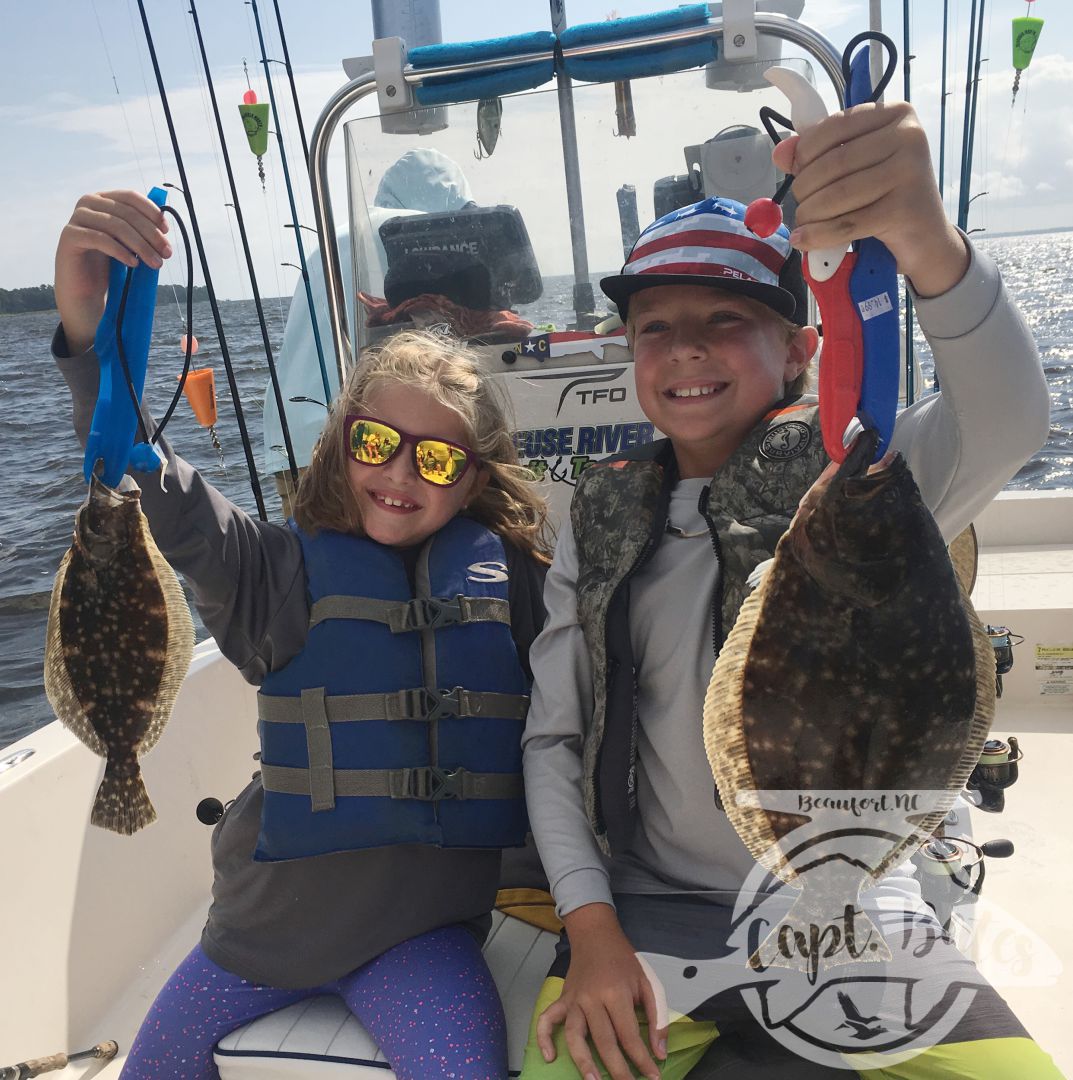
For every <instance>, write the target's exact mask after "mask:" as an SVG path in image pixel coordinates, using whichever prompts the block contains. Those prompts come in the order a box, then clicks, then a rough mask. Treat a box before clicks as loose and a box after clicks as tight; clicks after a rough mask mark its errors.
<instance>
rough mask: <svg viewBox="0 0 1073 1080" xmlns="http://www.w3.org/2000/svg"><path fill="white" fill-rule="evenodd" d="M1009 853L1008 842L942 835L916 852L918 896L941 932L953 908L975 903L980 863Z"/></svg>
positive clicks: (980, 884)
mask: <svg viewBox="0 0 1073 1080" xmlns="http://www.w3.org/2000/svg"><path fill="white" fill-rule="evenodd" d="M951 817H953V821H954V823H955V824H956V822H957V814H956V812H954V811H951V814H950V815H948V817H947V820H948V821H949V820H950V818H951ZM944 828H945V826H944ZM1012 854H1013V842H1012V841H1010V840H988V841H987V843H985V844H974V843H973V842H972V841H971V840H969V839H968V838H967V837H964V836H947V835H945V834H944V835H936V836H933V837H932V838H931V839H930V840H929V841H928V842H927V843H926V844H924V846H923V847H921V848H920V849H919V850H918V851H917V852H916V854H915V855H914V856H913V859H912V861H913V865H914V866H915V867H916V868H917V872H918V875H919V878H920V892H921V895H922V896H923V897H924V900H925V901H926V902H927V903H928V904H929V905H930V906H931V907H932V908H933V910H934V911H935V916H936V918H937V919H938V920H939V923H940V925H941V926H942V927H943V929H944V930H949V929H950V922H951V917H952V915H953V913H954V909H955V908H956V907H958V906H959V905H961V904H974V903H975V902H976V899H977V897H978V896H979V895H980V890H981V889H982V888H983V884H984V875H985V873H986V863H985V861H984V860H985V859H988V858H990V859H1008V858H1009V857H1010V856H1011V855H1012ZM974 871H975V873H974ZM974 878H975V880H974Z"/></svg>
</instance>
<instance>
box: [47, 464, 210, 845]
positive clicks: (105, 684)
mask: <svg viewBox="0 0 1073 1080" xmlns="http://www.w3.org/2000/svg"><path fill="white" fill-rule="evenodd" d="M193 647H194V627H193V622H192V620H191V618H190V609H189V607H188V606H187V603H186V598H185V596H184V595H183V591H182V588H181V586H180V585H179V581H178V578H177V577H176V576H175V571H174V570H172V568H171V567H170V566H169V565H168V563H167V562H166V561H165V559H164V556H163V555H161V554H160V551H159V550H158V548H157V546H156V544H155V543H154V542H153V538H152V536H151V535H150V532H149V528H148V525H147V523H146V520H145V517H144V515H143V514H142V512H141V505H140V494H139V493H138V492H137V491H131V492H123V493H120V492H117V491H113V490H112V489H111V488H109V487H106V486H105V485H104V484H102V483H100V482H99V481H98V480H97V479H96V477H94V478H93V480H92V482H91V484H90V490H89V496H88V497H87V499H86V501H85V502H84V503H83V504H82V506H81V507H80V509H79V511H78V515H77V517H76V519H75V530H74V541H73V543H72V545H71V549H70V550H69V551H68V552H67V554H66V555H65V556H64V557H63V561H62V562H61V563H60V568H59V571H58V573H57V574H56V582H55V585H54V586H53V589H52V602H51V606H50V608H49V616H48V630H47V634H46V640H45V691H46V693H47V694H48V699H49V702H50V703H51V705H52V708H53V709H54V710H55V713H56V716H57V717H58V719H59V720H60V721H61V722H62V723H63V725H64V726H65V727H67V728H69V729H70V730H71V731H72V732H73V733H74V734H75V735H77V736H78V738H79V739H81V740H82V742H84V743H85V744H86V746H88V747H89V748H90V749H91V750H92V751H93V752H94V753H95V754H99V755H100V756H101V757H103V758H105V760H106V762H107V764H106V766H105V771H104V779H103V780H102V781H101V785H100V787H99V788H98V790H97V798H96V801H95V802H94V804H93V813H92V817H91V821H92V822H93V824H94V825H100V826H102V827H103V828H105V829H111V830H112V831H113V832H118V833H125V834H127V835H130V834H131V833H134V832H137V831H138V830H139V829H141V828H143V827H144V826H146V825H148V824H149V823H150V822H151V821H154V820H155V819H156V811H155V810H154V809H153V805H152V803H151V802H150V801H149V796H148V794H147V793H146V790H145V785H144V784H143V782H142V775H141V767H140V766H139V764H138V758H139V757H140V756H141V755H142V754H144V753H146V752H147V751H148V750H150V749H152V747H153V746H154V745H155V744H156V741H157V740H158V739H159V738H160V735H161V732H162V731H163V730H164V725H165V724H166V723H167V721H168V718H169V717H170V716H171V710H172V706H173V705H174V704H175V698H176V696H177V694H178V693H179V687H180V686H181V685H182V681H183V677H184V676H185V675H186V671H187V668H188V667H189V665H190V656H191V654H192V652H193Z"/></svg>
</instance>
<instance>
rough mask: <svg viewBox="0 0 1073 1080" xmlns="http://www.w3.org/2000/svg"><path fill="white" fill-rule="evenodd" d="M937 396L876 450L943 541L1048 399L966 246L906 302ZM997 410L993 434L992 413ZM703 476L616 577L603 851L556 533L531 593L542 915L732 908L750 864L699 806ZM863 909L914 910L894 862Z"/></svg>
mask: <svg viewBox="0 0 1073 1080" xmlns="http://www.w3.org/2000/svg"><path fill="white" fill-rule="evenodd" d="M915 302H916V311H917V317H918V320H919V323H920V326H921V329H922V330H923V332H924V333H925V335H926V337H927V339H928V341H929V343H930V344H931V347H932V350H933V353H934V357H935V367H936V372H937V373H938V376H939V379H940V382H941V385H942V393H940V394H935V395H931V396H929V397H926V398H923V399H922V400H920V401H918V402H917V403H916V404H914V405H913V406H911V407H910V408H909V409H907V410H905V411H904V412H903V413H902V414H901V415H900V416H899V418H898V421H897V425H896V428H895V434H894V438H893V441H892V446H893V448H895V449H898V450H900V451H901V452H902V454H903V455H904V456H905V457H906V458H907V460H908V463H909V465H910V467H911V468H912V471H913V474H914V476H915V478H916V481H917V484H918V485H919V487H920V490H921V493H922V495H923V497H924V500H925V502H926V503H927V505H928V506H929V507H930V508H931V510H932V513H933V514H934V515H935V518H936V521H937V522H938V524H939V527H940V529H941V531H942V533H943V535H944V536H945V537H946V538H947V539H948V540H950V539H952V538H953V537H954V536H956V535H957V534H958V533H959V532H960V531H961V530H962V529H963V528H964V527H965V526H966V525H967V524H968V523H969V522H970V521H971V520H972V519H973V517H974V516H975V515H976V514H978V513H979V512H980V510H981V509H983V507H984V506H986V505H987V503H988V502H990V500H991V499H992V498H993V497H994V496H995V494H997V492H998V491H999V490H1000V489H1001V488H1002V486H1003V485H1004V484H1005V483H1006V481H1007V480H1009V479H1010V477H1012V476H1013V475H1014V473H1016V471H1017V470H1018V468H1020V466H1021V465H1022V464H1023V463H1024V462H1025V461H1026V460H1027V459H1028V458H1029V457H1030V456H1031V455H1032V454H1033V453H1034V452H1035V451H1036V450H1037V449H1038V448H1039V447H1040V446H1041V445H1042V443H1043V442H1044V440H1045V439H1046V437H1047V431H1048V423H1049V398H1048V391H1047V385H1046V382H1045V380H1044V378H1043V373H1042V369H1041V366H1040V362H1039V357H1038V354H1037V351H1036V348H1035V344H1034V342H1033V340H1032V337H1031V335H1030V333H1029V331H1028V328H1027V327H1026V325H1025V323H1024V321H1023V319H1022V318H1021V316H1020V313H1019V312H1018V311H1017V309H1016V308H1015V307H1014V306H1013V304H1012V302H1011V301H1010V299H1009V297H1008V296H1007V294H1006V291H1005V288H1004V286H1003V285H1002V282H1001V279H1000V278H999V274H998V269H997V267H996V266H995V264H994V263H993V261H992V260H991V259H990V258H988V257H986V256H984V255H982V254H981V253H980V252H977V251H975V250H974V251H973V254H972V261H971V263H970V266H969V268H968V270H967V271H966V274H965V276H964V278H963V279H962V280H961V281H960V282H959V283H958V284H957V285H955V286H954V287H953V288H952V289H950V290H949V291H948V292H946V293H945V294H943V295H942V296H938V297H934V298H930V299H920V298H915ZM996 416H1001V417H1002V426H1001V431H996V430H995V429H994V427H993V426H992V418H993V417H996ZM706 483H707V481H706V480H703V479H700V480H684V481H681V482H680V483H679V484H678V486H677V487H676V489H675V490H674V491H673V493H672V496H671V504H670V522H671V523H672V524H673V525H675V526H678V527H679V528H680V529H682V530H683V531H684V532H685V533H687V534H688V533H696V534H698V535H696V536H693V537H688V536H687V537H680V536H674V535H668V536H665V537H664V539H663V540H662V542H661V544H660V546H659V548H658V549H657V550H656V552H655V554H654V555H653V557H652V558H651V559H650V560H649V562H647V563H646V564H645V565H644V566H643V567H642V568H641V570H640V571H639V572H638V573H637V574H636V575H635V576H634V577H633V578H632V579H631V583H630V608H629V611H630V634H631V643H632V647H633V654H634V657H635V662H636V665H637V669H638V676H637V678H638V682H639V695H638V700H637V712H638V716H639V719H640V725H639V726H640V731H639V741H638V774H637V800H638V808H639V813H638V823H637V826H636V829H635V832H634V836H633V838H632V841H631V843H630V845H629V847H628V849H627V850H626V851H625V852H624V853H623V854H622V855H621V856H619V857H617V858H615V859H614V860H607V859H605V858H604V857H603V856H602V855H601V853H600V851H599V848H598V847H597V844H596V841H595V839H594V837H593V835H592V832H591V829H590V827H589V824H588V820H587V817H586V814H585V810H584V805H583V801H582V761H581V748H582V744H583V734H584V731H585V729H586V726H587V723H588V719H589V717H590V716H591V715H592V708H593V690H592V672H591V667H590V662H589V656H588V652H587V650H586V647H585V642H584V638H583V635H582V631H581V627H580V626H579V624H578V620H577V609H576V589H575V586H576V580H577V573H578V560H577V546H576V543H575V539H574V536H573V534H572V531H571V528H570V524H569V521H567V522H566V523H564V525H563V528H562V531H561V533H560V537H559V542H558V546H557V548H556V552H555V559H554V561H553V563H552V567H551V569H550V570H549V572H548V577H547V581H546V584H545V591H544V601H545V605H546V607H547V609H548V622H547V624H546V626H545V629H544V631H543V633H542V634H541V635H540V637H538V638H537V640H536V642H535V643H534V645H533V649H532V652H531V654H530V659H531V662H532V665H533V673H534V677H535V680H536V682H535V687H534V692H533V701H532V706H531V708H530V712H529V718H528V721H527V725H526V731H525V738H524V747H525V781H526V790H527V791H528V792H529V812H530V819H531V822H532V828H533V833H534V836H535V838H536V842H537V847H538V849H539V851H540V856H541V860H542V862H543V864H544V869H545V871H546V872H547V875H548V880H549V882H550V884H551V888H552V892H553V894H554V896H555V900H556V904H557V908H558V911H559V913H560V914H561V915H565V914H568V913H569V912H571V911H573V910H575V909H576V908H579V907H582V906H583V905H585V904H590V903H598V902H599V903H608V904H611V903H612V902H613V901H612V896H613V894H614V893H694V894H698V895H702V896H707V897H709V898H711V899H713V900H716V901H720V902H730V903H732V902H733V900H734V898H735V897H736V895H737V893H738V890H739V889H740V888H741V886H742V885H743V883H744V880H745V876H746V875H747V874H748V873H749V871H750V870H751V869H752V867H753V866H754V860H753V859H752V856H750V855H749V853H748V851H747V850H746V848H745V846H744V844H743V843H742V842H741V840H740V839H739V838H738V836H737V834H736V833H735V831H734V829H733V827H732V826H731V824H730V822H729V820H728V819H727V817H726V815H725V814H724V813H722V811H720V810H718V809H717V807H716V806H715V804H714V800H713V782H712V774H711V770H710V768H709V766H708V760H707V756H706V754H705V750H704V745H703V738H702V725H701V716H702V711H703V702H704V695H705V692H706V689H707V684H708V680H709V678H710V675H711V670H712V664H713V662H714V656H713V654H712V644H711V622H710V620H711V612H710V597H711V596H712V595H713V591H714V589H715V587H716V585H717V582H718V575H719V566H718V564H717V562H716V559H715V557H714V554H713V551H712V546H711V542H710V540H709V538H708V530H707V527H706V525H705V523H704V519H703V517H702V516H701V515H700V513H699V511H698V508H697V504H698V500H699V496H700V492H701V489H702V488H703V487H704V486H705V485H706ZM870 899H871V900H872V901H873V902H874V903H875V905H876V906H877V907H884V906H905V905H906V904H908V905H910V906H913V905H914V904H918V903H919V890H918V889H917V887H916V884H915V881H914V880H913V879H912V878H911V877H909V876H907V874H906V872H905V871H904V870H902V871H900V872H899V871H896V872H895V873H894V874H892V875H890V876H889V877H888V878H886V879H884V881H883V882H882V883H881V885H880V886H878V887H877V888H876V889H874V890H872V896H871V898H870Z"/></svg>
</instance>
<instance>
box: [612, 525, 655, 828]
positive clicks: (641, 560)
mask: <svg viewBox="0 0 1073 1080" xmlns="http://www.w3.org/2000/svg"><path fill="white" fill-rule="evenodd" d="M661 505H662V506H663V513H662V514H660V513H657V514H656V517H657V518H659V519H660V521H659V528H658V529H654V530H653V531H652V532H650V533H649V534H648V539H647V540H646V541H645V544H644V547H642V548H641V553H640V555H639V556H638V557H637V561H636V562H635V563H634V564H633V566H631V567H630V569H629V570H627V571H626V573H625V574H624V575H623V577H622V580H621V581H620V582H619V583H618V585H617V586H616V587H615V591H614V593H613V594H612V596H611V602H610V603H609V604H608V605H607V611H608V613H609V614H610V612H611V611H612V610H613V609H614V606H615V603H616V602H617V601H618V599H619V597H620V596H621V595H622V590H623V589H625V588H626V586H627V585H628V584H629V581H630V578H632V577H633V576H634V574H636V573H637V571H638V570H640V569H641V567H642V566H644V565H645V563H646V562H648V560H649V559H651V558H652V554H653V552H654V551H655V550H656V548H657V547H658V546H659V544H660V541H661V540H662V539H663V533H664V531H665V530H666V528H667V518H668V515H667V511H666V506H665V504H661ZM609 622H610V621H609V620H608V621H607V622H606V623H605V625H604V655H605V656H607V657H608V664H607V671H606V672H605V674H604V701H605V705H604V738H603V739H601V740H600V750H599V752H598V753H597V755H596V764H595V767H594V778H595V779H596V820H597V822H598V823H599V826H600V831H601V832H602V833H603V834H604V836H606V835H607V821H606V820H605V818H604V811H603V800H602V798H601V792H600V784H599V776H600V763H601V759H602V758H603V753H604V746H605V745H606V738H607V717H608V716H609V715H610V714H609V711H608V709H607V705H606V702H607V701H609V700H610V697H611V682H612V680H613V678H614V676H615V675H616V674H617V673H618V668H619V662H618V660H617V659H615V660H614V661H612V660H611V657H610V649H609V646H610V636H609V631H608V625H609ZM626 633H627V634H628V633H629V622H628V620H627V623H626ZM630 654H631V655H632V654H633V648H632V646H631V648H630ZM612 663H613V664H614V668H613V669H612ZM630 682H631V684H632V685H631V690H632V693H633V703H634V709H633V713H634V715H633V720H634V722H636V719H637V667H636V665H631V668H630ZM634 745H635V746H636V740H635V741H634Z"/></svg>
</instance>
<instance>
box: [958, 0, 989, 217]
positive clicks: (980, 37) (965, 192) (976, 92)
mask: <svg viewBox="0 0 1073 1080" xmlns="http://www.w3.org/2000/svg"><path fill="white" fill-rule="evenodd" d="M984 2H985V0H980V17H979V18H980V21H979V22H978V23H977V24H976V67H975V70H974V72H973V77H972V110H971V115H970V118H969V141H968V151H967V152H966V157H965V160H964V161H963V162H962V169H963V170H964V177H965V182H964V184H963V185H962V188H961V197H962V199H964V210H963V211H962V212H961V213H960V214H959V215H958V217H959V224H961V227H962V228H963V229H964V230H965V231H966V232H968V231H969V230H968V224H969V203H971V202H972V199H970V198H969V185H970V183H971V181H972V149H973V142H974V140H975V138H976V102H977V100H978V99H979V96H980V65H981V64H982V63H983V56H982V55H981V54H982V51H983V46H984ZM961 217H964V219H965V220H964V222H963V223H962V222H961V221H960V218H961Z"/></svg>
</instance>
